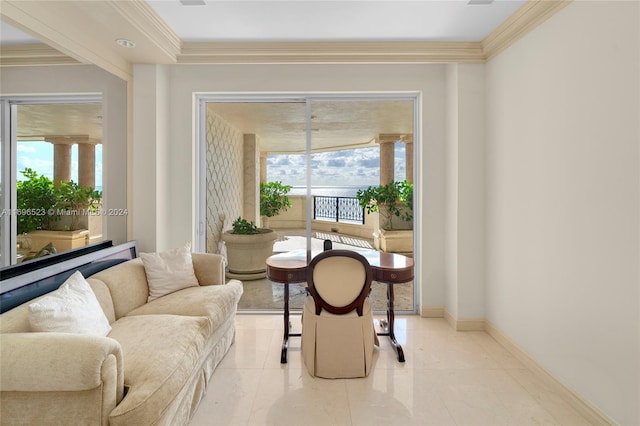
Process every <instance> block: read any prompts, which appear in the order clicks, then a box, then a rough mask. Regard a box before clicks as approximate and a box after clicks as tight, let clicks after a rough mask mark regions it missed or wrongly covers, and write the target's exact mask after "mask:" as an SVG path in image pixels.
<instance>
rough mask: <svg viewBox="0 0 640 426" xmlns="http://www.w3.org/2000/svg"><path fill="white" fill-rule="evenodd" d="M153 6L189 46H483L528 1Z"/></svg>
mask: <svg viewBox="0 0 640 426" xmlns="http://www.w3.org/2000/svg"><path fill="white" fill-rule="evenodd" d="M147 3H148V4H149V5H150V6H151V7H152V8H153V9H154V10H155V11H156V12H157V13H158V15H159V16H161V17H162V19H163V20H164V21H165V22H166V23H167V24H169V26H170V27H171V28H172V29H173V30H174V31H175V32H176V34H178V36H179V37H180V38H181V39H182V40H183V41H189V42H202V41H394V40H395V41H399V40H402V41H409V40H411V41H480V40H482V39H483V38H484V37H485V36H487V34H489V33H490V32H491V31H492V30H493V29H494V28H495V27H497V26H498V25H499V24H500V23H502V21H504V20H505V19H506V18H508V17H509V16H510V15H511V14H513V12H515V11H516V10H517V9H518V8H519V7H520V6H521V5H522V4H523V3H524V1H522V0H494V1H484V0H482V1H475V2H471V4H469V3H470V2H469V1H468V0H466V1H465V0H427V1H416V0H413V1H400V0H393V1H363V0H356V1H336V0H320V1H318V0H315V1H314V0H297V1H243V0H239V1H238V0H236V1H218V0H207V1H203V3H205V4H204V5H200V6H198V5H196V6H186V5H184V4H182V3H181V2H180V1H177V0H147Z"/></svg>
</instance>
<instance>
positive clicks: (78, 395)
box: [0, 333, 124, 424]
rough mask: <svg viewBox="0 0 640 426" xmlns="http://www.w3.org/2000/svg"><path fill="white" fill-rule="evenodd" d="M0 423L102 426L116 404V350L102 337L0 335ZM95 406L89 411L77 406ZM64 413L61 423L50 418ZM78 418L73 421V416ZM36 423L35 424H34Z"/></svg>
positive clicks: (120, 375) (120, 385)
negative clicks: (91, 425) (88, 423)
mask: <svg viewBox="0 0 640 426" xmlns="http://www.w3.org/2000/svg"><path fill="white" fill-rule="evenodd" d="M0 370H1V371H2V374H1V375H0V390H1V392H0V394H1V399H2V411H3V413H2V421H3V423H5V422H6V423H7V424H10V423H13V422H12V420H11V419H12V418H14V419H15V420H16V421H17V422H19V423H23V422H24V420H25V416H26V417H28V418H30V419H34V420H36V421H41V422H46V421H48V420H51V421H52V422H53V423H64V422H66V420H69V422H67V424H72V423H78V422H86V421H87V420H88V419H90V420H91V422H92V423H97V424H100V423H101V424H106V422H108V415H109V413H110V412H111V410H113V408H115V406H116V405H117V404H118V403H119V402H120V401H121V400H122V398H123V392H124V367H123V357H122V347H121V346H120V344H119V343H118V342H117V341H115V340H114V339H110V338H108V337H99V336H88V335H80V334H69V333H4V334H0ZM89 402H92V403H95V404H96V405H95V407H94V409H93V410H90V409H88V408H86V407H85V409H84V412H81V413H80V412H79V411H78V410H79V409H80V410H81V411H82V407H83V406H84V405H86V404H88V403H89ZM64 412H67V413H68V415H69V416H71V417H66V420H63V419H56V415H57V414H59V413H64ZM78 416H79V417H78ZM37 419H39V420H37Z"/></svg>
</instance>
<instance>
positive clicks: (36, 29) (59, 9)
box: [0, 0, 133, 80]
mask: <svg viewBox="0 0 640 426" xmlns="http://www.w3.org/2000/svg"><path fill="white" fill-rule="evenodd" d="M0 15H2V17H3V19H4V20H6V21H7V22H9V23H11V24H12V25H14V26H16V27H17V28H20V29H22V30H23V31H26V32H28V33H37V38H38V39H40V40H42V41H43V42H44V43H45V44H46V45H48V46H50V47H52V48H54V49H56V50H58V51H60V52H62V53H64V54H67V55H69V56H70V57H71V58H73V59H75V60H77V61H78V62H79V63H84V64H94V65H96V66H99V67H101V68H102V69H104V70H106V71H108V72H110V73H112V74H114V75H116V76H118V77H120V78H122V79H124V80H129V79H130V78H131V77H132V76H133V66H132V65H131V63H130V62H128V61H127V60H126V59H124V58H122V57H120V56H118V55H116V54H114V53H113V52H110V51H108V50H106V49H100V44H99V43H98V42H97V38H96V37H95V36H94V35H93V34H86V36H85V37H83V38H79V37H77V36H76V34H75V33H77V32H78V30H77V28H74V24H75V23H77V22H79V19H80V18H79V17H78V16H79V15H80V16H81V11H78V10H76V9H74V8H73V4H72V3H71V2H32V1H20V0H2V8H1V9H0ZM69 28H72V29H74V30H75V31H73V32H68V31H67V29H69ZM26 56H29V55H26ZM36 64H37V65H51V63H50V62H47V58H46V57H44V58H40V60H39V62H38V61H37V59H36V57H35V55H31V56H30V57H29V61H26V62H25V63H23V64H21V65H36ZM14 65H19V64H18V63H17V61H14Z"/></svg>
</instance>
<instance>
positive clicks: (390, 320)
mask: <svg viewBox="0 0 640 426" xmlns="http://www.w3.org/2000/svg"><path fill="white" fill-rule="evenodd" d="M386 284H387V319H386V320H380V327H382V328H383V329H385V330H387V331H386V332H383V333H378V336H389V340H390V341H391V346H393V349H394V350H395V351H396V353H397V354H398V361H399V362H404V351H403V350H402V346H400V344H399V343H398V341H397V340H396V334H395V314H394V311H393V302H394V298H395V296H394V294H393V283H386Z"/></svg>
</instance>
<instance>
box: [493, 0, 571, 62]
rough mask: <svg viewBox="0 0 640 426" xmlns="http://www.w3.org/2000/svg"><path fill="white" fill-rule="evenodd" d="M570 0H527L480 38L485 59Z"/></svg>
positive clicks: (524, 33)
mask: <svg viewBox="0 0 640 426" xmlns="http://www.w3.org/2000/svg"><path fill="white" fill-rule="evenodd" d="M571 1H572V0H529V1H528V2H526V3H525V4H524V5H522V6H521V7H520V8H519V9H518V10H516V11H515V13H514V14H513V15H511V16H510V17H509V18H508V19H507V20H506V21H504V22H503V23H502V24H500V25H499V26H498V27H497V28H496V29H495V30H493V31H492V32H491V34H489V35H488V36H486V37H485V38H484V40H482V51H483V53H484V57H485V60H487V61H489V60H490V59H492V58H493V57H495V56H496V55H498V54H499V53H500V52H502V51H503V50H505V49H506V48H508V47H509V46H511V45H512V44H514V43H515V42H516V41H518V40H520V39H521V38H522V37H524V36H525V35H526V34H528V33H530V32H531V31H533V30H534V29H535V28H537V27H538V26H539V25H540V24H542V23H543V22H544V21H546V20H547V19H549V18H550V17H551V16H553V15H554V14H555V13H557V12H558V11H560V10H561V9H563V8H564V7H565V6H567V5H568V4H569V3H571Z"/></svg>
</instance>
